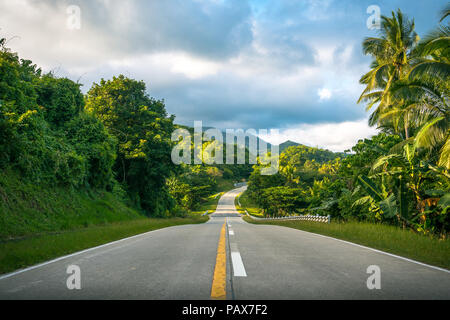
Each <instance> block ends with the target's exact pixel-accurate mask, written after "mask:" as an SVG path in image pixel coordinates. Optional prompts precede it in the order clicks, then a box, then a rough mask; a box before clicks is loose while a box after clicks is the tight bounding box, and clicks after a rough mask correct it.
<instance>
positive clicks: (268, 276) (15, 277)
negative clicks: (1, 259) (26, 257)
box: [0, 187, 450, 299]
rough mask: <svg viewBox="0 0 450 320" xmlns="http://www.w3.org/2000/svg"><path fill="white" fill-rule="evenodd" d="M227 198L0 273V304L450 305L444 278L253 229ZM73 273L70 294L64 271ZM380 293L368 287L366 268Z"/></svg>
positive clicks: (345, 247) (331, 242) (282, 231)
mask: <svg viewBox="0 0 450 320" xmlns="http://www.w3.org/2000/svg"><path fill="white" fill-rule="evenodd" d="M244 189H245V187H241V188H237V189H234V190H232V191H229V192H227V193H225V194H224V195H223V196H222V198H221V199H220V200H219V205H218V207H217V210H216V212H215V213H213V214H212V215H211V217H210V220H209V221H208V222H207V223H205V224H200V225H183V226H175V227H169V228H164V229H160V230H156V231H151V232H147V233H144V234H140V235H137V236H134V237H130V238H126V239H123V240H119V241H115V242H112V243H109V244H106V245H102V246H99V247H95V248H91V249H88V250H84V251H82V252H78V253H75V254H72V255H69V256H65V257H61V258H58V259H55V260H53V261H49V262H46V263H43V264H40V265H38V266H34V267H31V268H27V269H23V270H20V271H17V272H15V273H10V274H7V275H3V276H0V299H211V298H213V299H450V273H449V272H448V271H447V270H443V269H439V268H433V267H430V266H426V265H423V264H419V263H415V262H413V261H408V260H405V259H401V258H399V257H396V256H392V255H388V254H384V253H382V252H377V251H374V250H371V249H369V248H365V247H361V246H357V245H352V244H350V243H346V242H343V241H339V240H336V239H332V238H328V237H323V236H320V235H316V234H312V233H308V232H303V231H300V230H295V229H291V228H286V227H281V226H270V225H253V224H249V223H246V222H245V221H243V220H242V218H241V217H240V215H239V214H238V213H237V212H236V209H235V206H234V199H235V197H236V196H237V195H238V194H239V193H241V192H242V191H244ZM69 265H77V266H79V268H80V271H81V289H80V290H76V289H74V290H69V289H68V288H67V285H66V281H67V278H68V277H69V274H67V267H68V266H69ZM371 265H376V266H379V267H380V270H381V289H372V290H369V289H368V288H367V278H368V277H369V276H370V274H368V273H367V268H368V266H371Z"/></svg>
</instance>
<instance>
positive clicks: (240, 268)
mask: <svg viewBox="0 0 450 320" xmlns="http://www.w3.org/2000/svg"><path fill="white" fill-rule="evenodd" d="M231 261H232V262H233V274H234V276H235V277H246V276H247V273H246V272H245V268H244V263H243V262H242V258H241V254H240V253H239V252H231Z"/></svg>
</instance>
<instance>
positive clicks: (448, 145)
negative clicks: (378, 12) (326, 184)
mask: <svg viewBox="0 0 450 320" xmlns="http://www.w3.org/2000/svg"><path fill="white" fill-rule="evenodd" d="M448 10H449V7H447V13H446V14H444V15H443V18H442V19H441V21H442V20H443V19H444V18H445V16H446V15H448ZM444 11H445V10H444ZM411 61H412V63H413V65H412V68H411V70H410V72H409V73H408V76H407V79H406V80H402V81H398V82H397V83H396V84H394V85H393V86H392V88H391V90H390V91H391V95H392V96H393V97H395V98H396V99H397V100H398V99H403V100H406V101H408V102H409V104H408V105H409V106H408V107H409V108H411V109H412V110H413V112H414V117H413V119H414V120H415V122H416V125H418V126H420V130H418V132H417V134H416V137H415V139H414V140H415V145H416V147H422V148H426V149H428V150H430V151H434V150H436V149H437V151H438V155H439V158H438V161H437V163H438V165H440V166H443V167H445V168H447V169H449V168H450V140H449V138H450V108H449V102H448V99H449V95H450V85H449V84H450V82H449V79H450V26H449V25H447V26H443V25H441V26H440V27H439V28H437V29H436V30H434V31H432V32H431V33H429V34H428V35H427V36H426V37H425V38H424V39H423V40H422V41H421V42H420V43H419V44H418V46H417V48H416V49H415V50H414V52H413V53H412V59H411Z"/></svg>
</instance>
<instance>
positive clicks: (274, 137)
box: [260, 119, 378, 152]
mask: <svg viewBox="0 0 450 320" xmlns="http://www.w3.org/2000/svg"><path fill="white" fill-rule="evenodd" d="M377 133H378V130H377V129H375V128H373V127H369V126H368V125H367V119H363V120H359V121H345V122H341V123H320V124H315V125H310V124H302V125H299V126H294V127H292V128H289V129H284V130H280V131H279V133H278V134H273V133H272V134H270V133H269V134H267V135H261V136H260V137H261V138H262V139H264V140H266V141H268V142H270V143H273V144H279V143H282V142H284V141H286V140H291V141H294V142H297V143H301V144H305V145H308V146H312V147H321V148H325V149H328V150H331V151H334V152H343V151H345V150H349V149H351V147H353V146H354V145H355V144H356V143H357V142H358V140H360V139H364V138H370V137H372V136H373V135H376V134H377Z"/></svg>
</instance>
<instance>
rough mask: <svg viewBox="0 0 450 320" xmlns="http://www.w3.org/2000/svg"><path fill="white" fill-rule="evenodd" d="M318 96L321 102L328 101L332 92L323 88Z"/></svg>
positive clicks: (318, 91) (318, 92)
mask: <svg viewBox="0 0 450 320" xmlns="http://www.w3.org/2000/svg"><path fill="white" fill-rule="evenodd" d="M317 94H318V95H319V100H320V101H322V100H328V99H330V98H331V91H330V90H328V89H327V88H321V89H319V90H317Z"/></svg>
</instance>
